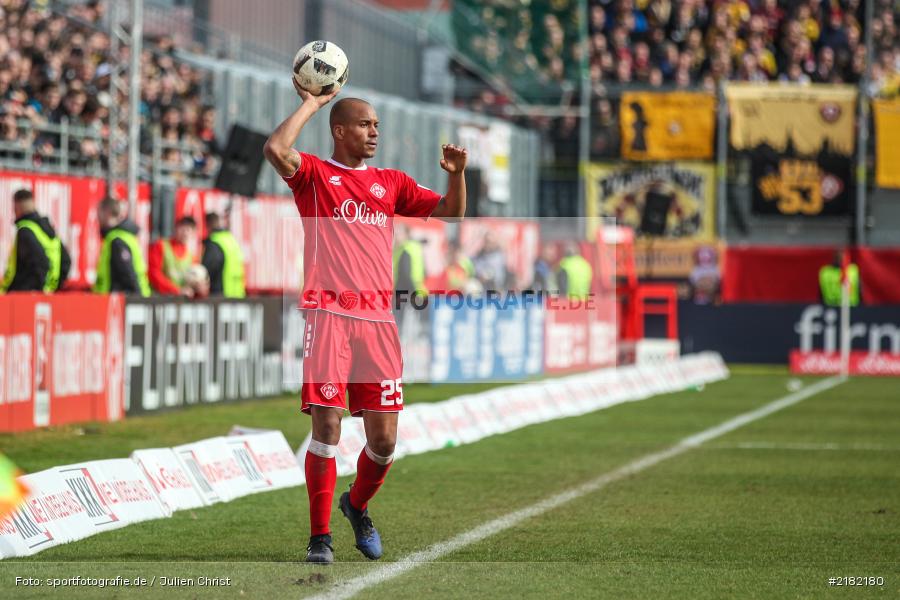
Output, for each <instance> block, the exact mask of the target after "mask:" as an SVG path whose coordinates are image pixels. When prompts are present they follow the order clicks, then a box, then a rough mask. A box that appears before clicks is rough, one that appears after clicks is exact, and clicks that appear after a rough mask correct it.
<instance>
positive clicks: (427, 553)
mask: <svg viewBox="0 0 900 600" xmlns="http://www.w3.org/2000/svg"><path fill="white" fill-rule="evenodd" d="M844 381H846V378H843V377H840V376H835V377H829V378H828V379H823V380H821V381H818V382H816V383H814V384H812V385H810V386H809V387H805V388H803V389H802V390H799V391H797V392H794V393H793V394H789V395H787V396H784V397H782V398H779V399H778V400H774V401H772V402H770V403H769V404H766V405H765V406H761V407H760V408H757V409H756V410H752V411H750V412H747V413H744V414H742V415H738V416H736V417H734V418H732V419H729V420H727V421H725V422H724V423H721V424H720V425H716V426H715V427H711V428H709V429H706V430H704V431H701V432H699V433H696V434H694V435H691V436H688V437H686V438H684V439H683V440H681V441H680V442H678V443H677V444H675V445H674V446H670V447H669V448H666V449H665V450H661V451H659V452H654V453H652V454H648V455H646V456H643V457H641V458H638V459H636V460H633V461H632V462H630V463H628V464H626V465H624V466H622V467H619V468H618V469H615V470H613V471H609V472H608V473H605V474H603V475H600V476H599V477H597V478H596V479H592V480H591V481H588V482H587V483H584V484H582V485H580V486H578V487H574V488H572V489H569V490H567V491H565V492H561V493H559V494H556V495H555V496H550V497H549V498H545V499H544V500H541V501H540V502H537V503H536V504H532V505H531V506H528V507H526V508H523V509H520V510H517V511H515V512H512V513H509V514H507V515H504V516H502V517H498V518H496V519H494V520H493V521H488V522H487V523H484V524H482V525H479V526H478V527H476V528H474V529H470V530H469V531H466V532H464V533H461V534H459V535H457V536H455V537H452V538H450V539H449V540H446V541H443V542H438V543H436V544H433V545H431V546H429V547H428V548H425V549H424V550H420V551H418V552H413V553H412V554H410V555H408V556H406V557H405V558H401V559H400V560H398V561H397V562H393V563H384V564H382V565H380V566H378V567H376V568H375V569H373V570H372V571H370V572H368V573H366V574H365V575H360V576H358V577H354V578H353V579H349V580H347V581H343V582H339V583H337V584H336V585H335V586H334V587H333V588H331V589H330V590H329V591H328V592H324V593H322V594H317V595H315V596H310V597H309V599H310V600H347V599H348V598H352V597H353V596H355V595H356V594H358V593H360V592H362V591H363V590H365V589H366V588H369V587H372V586H374V585H377V584H379V583H384V582H386V581H389V580H391V579H393V578H395V577H399V576H400V575H403V574H404V573H406V572H407V571H411V570H413V569H415V568H416V567H418V566H420V565H421V564H422V563H427V562H433V561H435V560H437V559H439V558H441V557H442V556H445V555H447V554H450V553H451V552H455V551H456V550H459V549H461V548H465V547H466V546H471V545H472V544H475V543H477V542H480V541H481V540H484V539H486V538H489V537H491V536H492V535H495V534H498V533H500V532H501V531H505V530H507V529H509V528H511V527H514V526H516V525H518V524H519V523H521V522H522V521H525V520H526V519H530V518H532V517H537V516H540V515H542V514H544V513H546V512H548V511H551V510H553V509H555V508H559V507H560V506H562V505H563V504H566V503H568V502H571V501H572V500H577V499H578V498H581V497H582V496H585V495H587V494H590V493H593V492H596V491H597V490H600V489H602V488H604V487H606V486H607V485H608V484H610V483H613V482H615V481H618V480H620V479H624V478H625V477H628V476H629V475H634V474H635V473H639V472H641V471H643V470H644V469H649V468H650V467H652V466H655V465H658V464H659V463H661V462H663V461H664V460H668V459H670V458H673V457H675V456H678V455H680V454H684V453H685V452H687V451H688V450H691V449H693V448H696V447H697V446H699V445H700V444H702V443H704V442H708V441H709V440H712V439H715V438H717V437H720V436H723V435H725V434H726V433H729V432H731V431H734V430H735V429H738V428H740V427H743V426H744V425H747V424H748V423H752V422H753V421H757V420H759V419H762V418H764V417H767V416H769V415H771V414H772V413H775V412H778V411H779V410H782V409H785V408H787V407H789V406H793V405H794V404H797V403H798V402H801V401H803V400H806V399H807V398H809V397H810V396H814V395H816V394H818V393H819V392H823V391H825V390H828V389H831V388H833V387H835V386H836V385H838V384H840V383H843V382H844Z"/></svg>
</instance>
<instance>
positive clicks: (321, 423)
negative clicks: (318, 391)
mask: <svg viewBox="0 0 900 600" xmlns="http://www.w3.org/2000/svg"><path fill="white" fill-rule="evenodd" d="M332 413H334V414H332ZM312 417H313V419H312V437H313V439H314V440H318V441H320V442H322V443H324V444H329V445H336V444H337V443H338V442H339V441H340V440H341V418H340V413H338V411H336V410H333V409H325V410H321V411H312Z"/></svg>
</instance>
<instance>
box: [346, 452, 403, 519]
mask: <svg viewBox="0 0 900 600" xmlns="http://www.w3.org/2000/svg"><path fill="white" fill-rule="evenodd" d="M368 449H369V447H368V446H366V447H365V448H363V449H362V452H360V453H359V460H357V461H356V481H354V482H353V486H352V487H351V488H350V505H351V506H353V508H355V509H357V510H366V506H368V504H369V500H371V499H372V496H374V495H375V493H376V492H377V491H378V488H380V487H381V484H382V483H384V476H385V475H387V472H388V469H390V468H391V465H392V464H394V461H393V460H391V461H390V462H389V463H388V464H386V465H382V464H379V463H377V462H375V461H374V460H372V458H371V457H370V456H369V455H368V454H367V453H366V450H368ZM378 458H380V457H378Z"/></svg>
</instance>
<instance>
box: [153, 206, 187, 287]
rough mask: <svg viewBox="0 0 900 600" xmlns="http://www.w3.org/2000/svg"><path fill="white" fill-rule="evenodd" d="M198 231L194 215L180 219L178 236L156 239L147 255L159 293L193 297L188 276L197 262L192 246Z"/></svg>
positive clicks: (177, 227)
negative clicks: (187, 280) (187, 281)
mask: <svg viewBox="0 0 900 600" xmlns="http://www.w3.org/2000/svg"><path fill="white" fill-rule="evenodd" d="M196 233H197V222H196V221H195V220H194V218H193V217H191V216H185V217H182V218H180V219H178V222H177V223H175V235H173V236H172V238H171V239H163V240H158V241H156V242H154V243H153V244H152V245H151V246H150V255H149V256H148V257H147V263H148V264H147V276H148V278H149V279H150V286H151V287H152V288H153V290H154V291H155V292H156V293H158V294H171V295H178V294H184V295H186V296H191V295H192V294H193V291H192V287H191V286H189V285H186V283H185V277H186V275H187V273H188V270H189V269H190V268H191V265H193V264H194V263H196V262H197V257H196V256H195V254H194V252H193V250H192V248H193V247H194V239H195V238H194V236H195V235H196Z"/></svg>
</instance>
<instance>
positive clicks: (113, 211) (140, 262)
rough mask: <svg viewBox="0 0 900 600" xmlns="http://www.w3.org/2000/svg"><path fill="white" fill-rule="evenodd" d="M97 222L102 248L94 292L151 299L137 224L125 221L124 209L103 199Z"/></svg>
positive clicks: (111, 200)
mask: <svg viewBox="0 0 900 600" xmlns="http://www.w3.org/2000/svg"><path fill="white" fill-rule="evenodd" d="M97 220H98V221H99V223H100V235H101V236H103V245H102V246H101V247H100V259H99V260H98V261H97V281H96V282H94V291H95V292H97V293H100V294H108V293H109V292H123V293H126V294H139V295H141V296H145V297H146V296H149V295H150V293H151V292H150V280H149V279H148V278H147V265H146V264H145V263H144V255H143V253H142V252H141V245H140V242H138V237H137V234H138V226H137V224H136V223H135V222H134V221H132V220H130V219H128V218H126V216H125V207H124V205H123V204H122V203H121V202H119V201H118V200H116V199H115V198H110V197H106V198H104V199H103V200H101V201H100V204H99V205H98V206H97Z"/></svg>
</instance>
